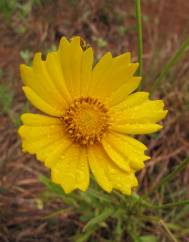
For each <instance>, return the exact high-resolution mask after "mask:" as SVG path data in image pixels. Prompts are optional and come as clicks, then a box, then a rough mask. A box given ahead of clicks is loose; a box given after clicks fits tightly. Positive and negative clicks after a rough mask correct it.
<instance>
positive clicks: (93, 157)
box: [89, 145, 138, 195]
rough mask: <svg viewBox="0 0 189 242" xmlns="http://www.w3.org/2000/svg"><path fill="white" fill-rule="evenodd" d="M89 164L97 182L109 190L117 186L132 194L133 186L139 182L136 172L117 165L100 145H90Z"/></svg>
mask: <svg viewBox="0 0 189 242" xmlns="http://www.w3.org/2000/svg"><path fill="white" fill-rule="evenodd" d="M89 165H90V168H91V170H92V172H93V174H94V176H95V178H96V180H97V182H98V183H99V185H100V186H101V187H102V188H103V189H104V190H105V191H107V192H111V190H112V189H113V188H115V189H118V190H120V191H121V192H123V193H124V194H128V195H130V194H131V188H132V187H135V186H137V184H138V182H137V179H136V177H135V175H134V173H133V172H129V173H127V172H125V171H123V170H122V169H120V168H119V167H118V166H116V165H115V164H114V163H113V162H112V161H111V160H110V158H109V157H108V156H107V154H106V153H105V151H104V150H103V148H102V146H100V145H96V146H93V147H89Z"/></svg>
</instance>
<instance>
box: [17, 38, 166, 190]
mask: <svg viewBox="0 0 189 242" xmlns="http://www.w3.org/2000/svg"><path fill="white" fill-rule="evenodd" d="M137 68H138V63H131V58H130V53H124V54H122V55H119V56H117V57H112V55H111V53H109V52H108V53H106V54H105V55H104V56H103V57H102V58H101V59H100V61H99V62H98V63H97V64H96V65H94V66H93V51H92V48H90V47H89V46H87V45H86V44H85V43H84V42H83V41H82V40H81V38H80V37H74V38H72V39H71V41H68V40H67V39H66V38H64V37H63V38H62V39H61V41H60V46H59V48H58V50H57V51H54V52H50V53H49V54H48V55H47V58H46V60H42V59H41V53H36V54H35V57H34V60H33V64H32V67H28V66H26V65H21V77H22V79H23V81H24V87H23V90H24V93H25V95H26V97H27V98H28V100H29V101H30V102H31V103H32V104H33V105H34V106H35V107H36V108H37V109H39V110H40V111H42V112H43V113H46V114H47V115H42V114H32V113H25V114H23V115H22V116H21V119H22V121H23V123H24V124H23V125H22V126H21V127H20V128H19V134H20V136H21V138H22V147H23V151H27V152H29V153H30V154H36V156H37V159H39V160H41V161H43V162H44V163H45V165H46V166H47V167H49V168H50V169H51V176H52V180H53V182H55V183H58V184H60V185H61V186H62V187H63V189H64V190H65V192H66V193H69V192H71V191H73V190H74V189H77V188H78V189H80V190H82V191H85V190H86V189H87V188H88V186H89V180H90V171H91V172H92V174H93V175H94V177H95V179H96V181H97V182H98V184H99V185H100V186H101V187H102V188H103V189H104V190H105V191H107V192H111V191H112V189H114V188H115V189H118V190H120V191H121V192H123V193H125V194H131V189H132V188H133V187H135V186H137V184H138V182H137V179H136V177H135V172H136V171H138V170H140V169H141V168H143V167H144V161H145V160H147V159H149V157H148V156H146V155H145V154H144V151H145V150H146V147H145V145H143V144H142V143H141V142H139V141H137V140H136V139H135V138H133V135H135V134H149V133H152V132H156V131H158V130H160V129H161V128H162V126H161V125H159V124H157V122H159V121H160V120H161V119H163V118H164V117H165V116H166V113H167V111H166V110H163V108H164V103H163V101H161V100H154V101H152V100H149V97H148V96H149V94H148V93H147V92H135V93H133V91H134V90H135V89H136V88H137V87H138V86H139V83H140V81H141V77H137V76H134V73H135V72H136V70H137Z"/></svg>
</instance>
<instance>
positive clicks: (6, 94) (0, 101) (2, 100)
mask: <svg viewBox="0 0 189 242" xmlns="http://www.w3.org/2000/svg"><path fill="white" fill-rule="evenodd" d="M13 96H14V94H13V92H12V91H11V90H10V89H9V88H8V87H7V86H5V85H2V84H1V85H0V107H1V108H2V111H3V112H4V113H9V111H10V109H11V106H12V102H13Z"/></svg>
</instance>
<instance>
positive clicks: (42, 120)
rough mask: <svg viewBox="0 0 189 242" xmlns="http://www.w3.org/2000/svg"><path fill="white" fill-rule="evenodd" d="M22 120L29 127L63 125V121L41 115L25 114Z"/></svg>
mask: <svg viewBox="0 0 189 242" xmlns="http://www.w3.org/2000/svg"><path fill="white" fill-rule="evenodd" d="M21 120H22V122H23V123H24V124H26V125H28V126H46V125H56V124H57V125H58V124H60V125H62V120H60V119H59V118H55V117H49V116H45V115H41V114H33V113H24V114H22V115H21Z"/></svg>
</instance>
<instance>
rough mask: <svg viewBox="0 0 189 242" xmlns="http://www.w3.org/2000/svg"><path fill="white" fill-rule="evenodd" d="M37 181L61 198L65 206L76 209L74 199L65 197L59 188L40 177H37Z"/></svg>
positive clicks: (44, 177) (47, 179)
mask: <svg viewBox="0 0 189 242" xmlns="http://www.w3.org/2000/svg"><path fill="white" fill-rule="evenodd" d="M39 181H40V182H42V183H43V184H44V185H45V186H46V187H47V188H48V189H49V190H50V191H51V192H53V193H55V194H56V195H58V196H59V197H61V198H62V199H63V201H64V203H65V204H68V205H72V206H74V207H78V204H77V201H76V199H74V198H73V197H72V196H71V195H69V196H68V195H66V194H65V192H64V190H63V189H62V188H61V186H59V185H57V184H55V183H53V182H52V181H51V180H50V179H49V178H47V177H46V176H42V175H40V176H39Z"/></svg>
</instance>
